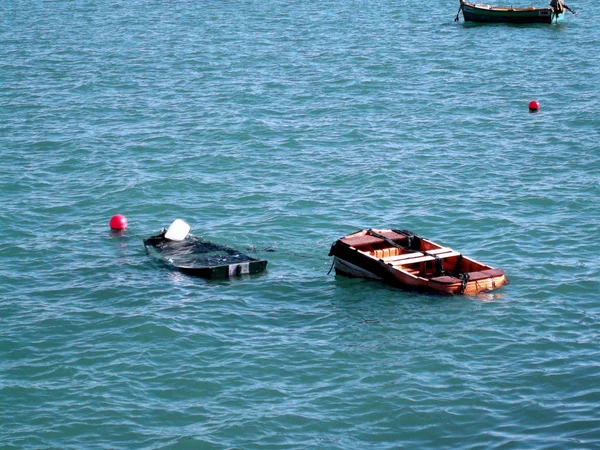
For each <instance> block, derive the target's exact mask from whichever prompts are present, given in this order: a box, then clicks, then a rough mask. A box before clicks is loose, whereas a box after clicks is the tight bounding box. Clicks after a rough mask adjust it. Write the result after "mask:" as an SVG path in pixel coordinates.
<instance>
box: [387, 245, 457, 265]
mask: <svg viewBox="0 0 600 450" xmlns="http://www.w3.org/2000/svg"><path fill="white" fill-rule="evenodd" d="M454 253H456V252H455V251H454V250H452V249H451V248H447V247H442V248H435V249H432V250H424V251H422V252H414V253H404V254H402V255H398V256H390V257H389V258H382V259H383V261H384V262H386V263H393V264H395V263H397V262H400V261H403V262H404V261H406V262H405V264H408V263H409V262H417V261H412V260H413V259H414V258H420V257H425V256H430V257H431V256H432V255H435V256H439V257H440V258H448V257H450V256H449V255H450V254H452V256H456V255H455V254H454ZM408 260H411V261H408ZM427 261H431V260H430V259H428V260H427Z"/></svg>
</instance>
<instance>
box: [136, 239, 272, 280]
mask: <svg viewBox="0 0 600 450" xmlns="http://www.w3.org/2000/svg"><path fill="white" fill-rule="evenodd" d="M144 246H145V247H146V251H147V252H148V253H151V252H152V253H154V254H155V255H156V256H158V257H159V258H160V259H161V260H162V261H163V262H164V263H165V264H166V265H168V266H170V267H172V268H174V269H177V270H179V271H181V272H184V273H187V274H189V275H194V276H198V277H202V278H212V279H215V278H230V277H236V276H240V275H252V274H257V273H260V272H263V271H264V270H265V269H266V267H267V261H266V260H263V259H255V258H251V257H250V256H248V255H245V254H244V253H241V252H239V251H237V250H235V249H232V248H229V247H226V246H224V245H220V244H215V243H212V242H206V241H203V240H202V239H199V238H197V237H196V236H193V235H187V236H186V237H185V239H183V240H181V241H174V240H170V239H167V238H166V237H165V232H164V231H163V232H161V233H160V234H158V235H156V236H152V237H150V238H148V239H144Z"/></svg>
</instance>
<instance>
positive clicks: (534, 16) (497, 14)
mask: <svg viewBox="0 0 600 450" xmlns="http://www.w3.org/2000/svg"><path fill="white" fill-rule="evenodd" d="M460 7H461V10H462V13H463V18H464V20H465V22H480V23H502V22H504V23H556V22H562V21H563V19H564V13H556V12H555V11H554V9H553V8H534V7H533V6H530V7H528V8H513V7H504V6H490V5H487V4H481V3H469V2H465V1H461V2H460Z"/></svg>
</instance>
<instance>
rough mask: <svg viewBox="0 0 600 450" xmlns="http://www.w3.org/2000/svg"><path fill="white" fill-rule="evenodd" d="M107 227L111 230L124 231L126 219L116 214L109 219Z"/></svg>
mask: <svg viewBox="0 0 600 450" xmlns="http://www.w3.org/2000/svg"><path fill="white" fill-rule="evenodd" d="M109 225H110V228H111V230H124V229H125V228H127V218H126V217H125V216H122V215H121V214H117V215H115V216H112V217H111V219H110V223H109Z"/></svg>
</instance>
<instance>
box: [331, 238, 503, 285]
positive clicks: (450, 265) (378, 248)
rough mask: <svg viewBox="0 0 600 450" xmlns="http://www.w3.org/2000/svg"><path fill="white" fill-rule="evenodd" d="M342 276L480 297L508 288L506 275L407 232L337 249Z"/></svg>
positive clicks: (349, 241)
mask: <svg viewBox="0 0 600 450" xmlns="http://www.w3.org/2000/svg"><path fill="white" fill-rule="evenodd" d="M329 256H333V257H334V267H335V271H336V274H339V275H345V276H349V277H361V278H370V279H374V280H380V281H383V282H385V283H388V284H391V285H394V286H397V287H401V288H405V289H415V290H424V291H434V292H439V293H443V294H467V295H475V294H478V293H480V292H488V291H493V290H495V289H499V288H500V287H502V286H503V285H504V284H505V283H506V276H505V273H504V271H503V270H501V269H495V268H493V267H491V266H488V265H486V264H483V263H480V262H478V261H475V260H474V259H472V258H468V257H466V256H464V255H462V254H461V253H459V252H457V251H454V250H452V249H451V248H448V247H443V246H441V245H438V244H436V243H435V242H433V241H430V240H429V239H425V238H423V237H421V236H418V235H416V234H414V233H412V232H410V231H407V230H387V229H386V230H373V229H368V230H361V231H357V232H356V233H352V234H349V235H348V236H345V237H343V238H340V239H338V240H337V241H335V242H334V243H333V245H332V246H331V251H330V252H329Z"/></svg>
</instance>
